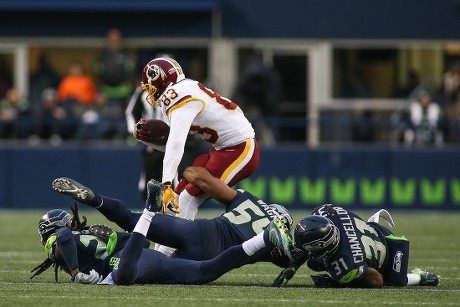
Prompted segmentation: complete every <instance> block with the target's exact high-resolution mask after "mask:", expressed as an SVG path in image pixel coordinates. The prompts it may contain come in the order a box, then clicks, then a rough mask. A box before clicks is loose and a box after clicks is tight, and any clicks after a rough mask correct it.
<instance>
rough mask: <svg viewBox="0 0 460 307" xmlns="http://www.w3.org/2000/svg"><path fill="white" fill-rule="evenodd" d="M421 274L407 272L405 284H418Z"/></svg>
mask: <svg viewBox="0 0 460 307" xmlns="http://www.w3.org/2000/svg"><path fill="white" fill-rule="evenodd" d="M421 280H422V276H420V274H407V285H408V286H418V285H419V284H420V281H421Z"/></svg>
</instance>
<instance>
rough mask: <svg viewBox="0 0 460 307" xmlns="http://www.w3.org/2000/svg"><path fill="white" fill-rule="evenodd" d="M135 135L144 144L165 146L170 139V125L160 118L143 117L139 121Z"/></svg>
mask: <svg viewBox="0 0 460 307" xmlns="http://www.w3.org/2000/svg"><path fill="white" fill-rule="evenodd" d="M133 135H134V137H135V138H136V140H138V141H140V142H142V143H144V144H147V145H157V146H164V145H166V142H167V141H168V136H169V126H168V124H166V123H165V122H164V121H162V120H159V119H141V120H140V121H138V122H137V124H136V127H135V128H134V131H133Z"/></svg>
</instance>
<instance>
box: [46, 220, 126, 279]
mask: <svg viewBox="0 0 460 307" xmlns="http://www.w3.org/2000/svg"><path fill="white" fill-rule="evenodd" d="M62 230H63V231H60V232H57V233H56V234H55V235H53V236H51V237H50V238H49V239H48V242H50V244H51V245H58V246H59V247H60V249H61V254H62V257H63V258H64V261H63V263H62V264H61V266H62V268H63V270H64V271H65V272H67V273H70V270H71V267H70V266H72V267H73V266H75V264H76V265H77V266H78V268H79V271H80V272H83V273H88V272H89V271H90V270H91V269H94V270H96V271H97V272H98V273H99V274H101V275H103V276H106V275H107V274H108V273H109V272H111V271H112V269H113V265H111V257H110V256H111V255H113V254H116V253H118V252H119V251H120V250H122V249H123V247H124V245H125V243H126V241H127V240H128V238H129V234H128V233H122V232H120V233H116V236H115V237H114V239H113V240H111V241H109V242H105V241H103V240H101V239H100V238H98V237H96V236H94V235H92V234H91V233H90V232H89V231H87V230H84V231H81V232H79V231H73V232H72V234H71V236H72V239H73V240H70V241H69V242H68V243H67V242H64V243H63V244H60V243H59V242H60V240H59V236H66V235H68V232H70V229H69V228H63V229H62ZM48 242H47V244H49V243H48ZM72 245H73V246H72ZM74 247H75V248H74ZM53 251H54V249H53ZM74 253H76V255H75V254H74ZM75 256H76V263H75V264H71V263H67V262H68V259H72V258H73V257H75Z"/></svg>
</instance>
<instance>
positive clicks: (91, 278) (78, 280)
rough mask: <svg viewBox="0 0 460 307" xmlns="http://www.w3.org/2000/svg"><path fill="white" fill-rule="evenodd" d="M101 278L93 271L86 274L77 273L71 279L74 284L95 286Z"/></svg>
mask: <svg viewBox="0 0 460 307" xmlns="http://www.w3.org/2000/svg"><path fill="white" fill-rule="evenodd" d="M102 279H103V277H102V276H101V275H99V273H98V272H96V271H95V270H94V269H93V270H91V271H89V273H88V274H85V273H82V272H78V273H77V275H75V277H74V278H73V283H74V284H97V283H99V282H101V281H102Z"/></svg>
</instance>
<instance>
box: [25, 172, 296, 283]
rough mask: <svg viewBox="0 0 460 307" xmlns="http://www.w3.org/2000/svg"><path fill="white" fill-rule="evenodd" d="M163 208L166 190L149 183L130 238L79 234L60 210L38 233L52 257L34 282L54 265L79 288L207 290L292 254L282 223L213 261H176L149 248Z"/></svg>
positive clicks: (96, 231) (100, 231) (104, 230)
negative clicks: (240, 271)
mask: <svg viewBox="0 0 460 307" xmlns="http://www.w3.org/2000/svg"><path fill="white" fill-rule="evenodd" d="M161 205H162V185H161V183H159V182H156V181H153V180H152V181H149V193H148V196H147V200H146V203H145V209H144V211H143V213H142V215H141V216H140V218H139V220H138V222H137V223H136V225H135V227H134V229H133V231H132V233H130V234H128V233H120V232H115V231H113V230H112V229H110V228H109V227H107V226H104V225H93V226H91V227H89V229H88V228H86V227H85V228H84V229H76V228H75V227H71V225H72V224H73V220H74V219H75V215H74V219H72V218H71V216H70V215H69V214H68V213H67V212H65V211H64V210H60V209H54V210H51V211H49V212H47V213H46V214H45V215H44V216H43V217H42V218H41V219H40V221H39V224H38V231H39V234H40V237H41V241H42V244H43V245H44V246H45V252H46V253H47V256H48V257H47V259H46V260H45V262H43V263H42V264H41V265H39V266H38V267H36V268H35V269H34V270H33V271H37V272H36V273H35V274H34V275H33V276H32V277H34V276H36V275H39V274H40V273H42V272H43V271H45V270H46V269H47V268H48V267H50V266H51V265H54V266H55V267H56V268H57V267H62V268H63V269H64V270H65V271H66V272H67V273H69V274H70V275H71V277H72V281H73V282H74V283H84V284H96V283H101V280H102V278H103V277H104V278H105V279H104V281H102V283H103V284H118V285H131V284H203V283H207V282H211V281H213V280H215V279H217V278H219V277H220V276H221V275H223V274H225V273H226V272H228V271H230V270H232V269H234V268H238V267H240V266H242V265H245V264H249V263H252V262H256V261H260V259H261V257H262V259H263V258H266V256H267V255H268V257H269V255H270V253H271V250H273V249H274V248H275V247H281V248H283V249H285V250H287V249H288V245H289V242H290V236H289V234H288V229H287V227H286V225H285V224H284V223H283V221H282V219H280V218H278V217H277V218H275V219H273V220H272V221H271V222H270V223H269V224H268V225H267V226H266V227H265V229H263V230H262V229H261V232H260V233H258V234H257V235H256V236H254V237H252V238H251V239H249V240H247V241H244V242H243V243H242V244H240V245H237V246H232V247H230V248H228V249H226V250H225V251H224V252H222V253H220V254H219V255H217V256H216V257H214V258H213V259H210V260H203V261H195V260H188V259H181V258H170V257H168V256H166V255H164V254H162V253H160V252H158V251H155V250H152V249H149V248H147V247H148V244H146V243H148V241H146V236H147V233H148V232H149V229H150V228H151V226H152V225H153V223H152V221H153V220H154V219H155V218H156V217H157V216H158V217H161V216H163V217H164V216H166V215H164V214H158V213H156V212H157V211H159V210H160V208H161ZM170 218H171V219H177V220H179V219H180V218H178V217H170ZM77 219H78V218H77ZM56 272H57V271H56ZM56 274H57V273H56ZM32 277H31V278H32Z"/></svg>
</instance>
